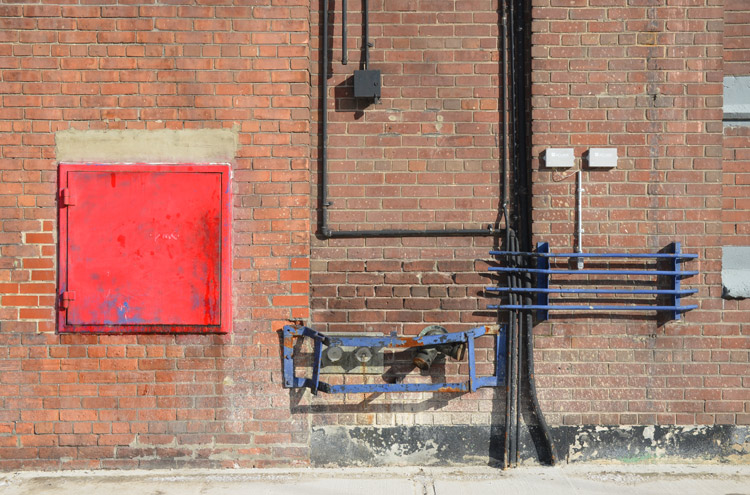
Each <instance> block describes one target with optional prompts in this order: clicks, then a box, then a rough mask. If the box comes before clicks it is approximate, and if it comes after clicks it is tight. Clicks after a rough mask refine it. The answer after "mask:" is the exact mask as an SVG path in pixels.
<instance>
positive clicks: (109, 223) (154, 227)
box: [58, 164, 231, 333]
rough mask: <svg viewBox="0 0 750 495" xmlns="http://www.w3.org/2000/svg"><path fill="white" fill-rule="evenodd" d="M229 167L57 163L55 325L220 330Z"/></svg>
mask: <svg viewBox="0 0 750 495" xmlns="http://www.w3.org/2000/svg"><path fill="white" fill-rule="evenodd" d="M228 184H229V166H228V165H211V166H202V167H191V166H177V165H159V166H151V165H76V164H63V165H61V166H60V188H61V190H66V191H69V192H70V196H71V197H73V198H74V199H75V202H74V204H72V205H69V206H66V205H65V204H61V207H60V253H61V256H60V284H59V286H60V292H61V294H62V293H63V292H65V291H74V292H75V294H76V298H75V300H74V301H71V302H70V303H69V304H68V307H67V308H63V307H61V308H60V311H59V324H58V328H59V331H60V332H90V331H94V332H107V333H126V332H149V333H153V332H159V333H164V332H192V333H206V332H227V331H229V329H230V328H231V313H230V307H231V306H230V302H231V301H230V300H231V297H230V292H229V281H230V280H231V272H230V267H229V265H230V257H229V252H230V249H229V247H230V244H229V232H230V230H229V226H230V218H229V217H230V206H231V203H230V195H229V194H228V192H227V190H228Z"/></svg>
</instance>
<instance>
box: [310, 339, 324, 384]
mask: <svg viewBox="0 0 750 495" xmlns="http://www.w3.org/2000/svg"><path fill="white" fill-rule="evenodd" d="M321 340H322V339H315V345H314V346H313V367H312V384H311V386H310V390H312V393H313V395H318V384H319V383H320V361H321V358H322V357H323V343H322V342H321Z"/></svg>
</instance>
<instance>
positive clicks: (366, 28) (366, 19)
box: [362, 0, 370, 70]
mask: <svg viewBox="0 0 750 495" xmlns="http://www.w3.org/2000/svg"><path fill="white" fill-rule="evenodd" d="M362 23H363V26H362V36H363V37H364V39H365V66H364V69H365V70H367V69H368V68H369V67H370V6H369V2H368V0H362Z"/></svg>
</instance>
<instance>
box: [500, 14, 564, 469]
mask: <svg viewBox="0 0 750 495" xmlns="http://www.w3.org/2000/svg"><path fill="white" fill-rule="evenodd" d="M516 1H517V2H518V9H517V11H516V12H515V16H513V15H512V14H511V17H514V18H513V19H512V21H511V22H512V29H511V57H513V58H515V61H512V62H511V65H512V69H513V71H514V74H513V84H512V87H513V88H514V96H515V98H514V99H513V110H514V112H515V117H514V138H515V139H514V147H515V149H514V151H515V156H514V157H515V161H514V172H515V173H516V174H518V186H519V190H518V196H517V198H518V203H517V205H518V210H519V211H518V219H519V222H518V224H519V225H518V228H519V237H520V239H521V244H520V246H519V247H520V249H521V250H522V251H525V252H530V251H531V247H532V239H531V236H532V230H531V222H532V216H531V201H530V199H531V189H530V188H531V180H530V179H531V173H530V170H529V166H528V165H529V161H528V158H529V150H528V146H527V133H528V132H529V130H530V128H529V125H528V119H527V117H528V110H529V109H528V103H529V93H528V91H527V88H528V86H529V84H528V83H529V81H528V76H527V65H526V60H527V57H528V55H529V54H528V50H527V43H528V35H527V33H525V32H524V26H526V25H527V22H526V19H527V13H528V11H527V10H526V8H527V7H526V6H525V2H524V1H523V0H513V3H515V2H516ZM512 5H513V4H511V9H512V8H513V7H512ZM514 45H515V46H514ZM516 54H517V57H516ZM525 261H526V262H528V258H527V259H526V260H525ZM524 264H526V263H524ZM523 285H524V287H525V288H531V286H532V279H531V274H530V273H526V274H524V278H523ZM522 300H523V304H524V305H526V306H528V305H531V304H532V297H531V295H529V293H526V294H525V295H524V296H523V297H522ZM519 324H520V327H521V329H520V332H521V336H522V338H523V340H524V341H525V342H524V345H525V348H526V360H527V361H526V362H527V373H526V380H527V385H528V392H529V399H530V400H531V409H532V413H533V414H534V416H535V417H536V420H537V423H538V425H539V427H540V429H541V431H542V436H543V439H544V443H545V446H546V448H547V450H548V455H549V463H550V464H551V465H554V464H555V463H556V460H557V459H556V454H555V446H554V444H553V441H552V435H551V433H550V431H549V426H548V425H547V421H546V420H545V419H544V414H543V413H542V410H541V407H540V405H539V398H538V396H537V390H536V380H535V377H534V316H533V313H532V312H531V311H529V310H525V311H524V312H523V317H522V320H521V322H519Z"/></svg>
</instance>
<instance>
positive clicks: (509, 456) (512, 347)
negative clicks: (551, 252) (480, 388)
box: [503, 228, 518, 467]
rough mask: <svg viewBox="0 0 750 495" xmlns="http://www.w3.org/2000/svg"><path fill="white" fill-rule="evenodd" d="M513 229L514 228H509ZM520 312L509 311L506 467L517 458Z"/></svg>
mask: <svg viewBox="0 0 750 495" xmlns="http://www.w3.org/2000/svg"><path fill="white" fill-rule="evenodd" d="M508 230H512V229H510V228H509V229H508ZM507 246H508V251H513V250H514V244H513V236H512V237H510V243H509V244H508V245H507ZM506 259H507V262H508V264H509V265H510V266H514V265H515V262H516V258H515V257H513V256H508V257H507V258H506ZM508 285H509V286H510V287H511V289H514V288H516V275H515V273H512V272H511V273H508ZM508 298H509V302H510V304H517V294H516V293H515V292H513V291H512V290H511V291H510V293H509V295H508ZM517 349H518V313H517V312H516V311H515V310H511V311H509V312H508V374H507V375H506V380H507V382H508V387H507V397H506V403H505V453H504V456H503V457H504V460H505V461H506V462H505V465H506V467H510V466H511V465H512V463H513V462H514V459H515V458H516V455H517V452H516V446H517V444H516V441H515V436H516V435H515V434H516V421H515V420H516V417H517V416H516V406H517V403H518V401H517V393H518V387H517V385H518V371H517V370H518V367H517V359H518V352H517Z"/></svg>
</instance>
